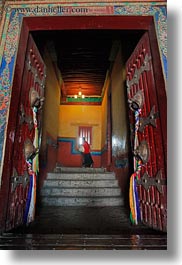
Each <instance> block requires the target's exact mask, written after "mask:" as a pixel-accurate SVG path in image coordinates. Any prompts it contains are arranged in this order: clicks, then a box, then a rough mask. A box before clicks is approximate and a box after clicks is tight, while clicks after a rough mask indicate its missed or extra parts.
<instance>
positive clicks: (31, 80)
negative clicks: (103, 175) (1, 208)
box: [6, 35, 45, 230]
mask: <svg viewBox="0 0 182 265" xmlns="http://www.w3.org/2000/svg"><path fill="white" fill-rule="evenodd" d="M44 82H45V64H44V62H43V60H42V58H41V56H40V54H39V51H38V49H37V47H36V45H35V43H34V41H33V38H32V36H31V35H30V36H29V39H28V45H27V51H26V59H25V64H24V71H23V79H22V84H20V86H21V95H20V98H19V100H17V102H19V103H18V109H19V111H18V117H17V124H16V131H15V135H14V147H13V155H12V161H11V165H12V167H11V182H10V192H9V199H8V209H7V216H6V230H10V229H12V228H15V227H17V226H20V225H22V224H24V223H28V222H31V221H32V220H33V218H34V212H35V201H36V182H37V177H38V151H39V139H40V131H41V108H42V104H43V100H44V98H43V96H44Z"/></svg>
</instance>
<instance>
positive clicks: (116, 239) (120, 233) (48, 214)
mask: <svg viewBox="0 0 182 265" xmlns="http://www.w3.org/2000/svg"><path fill="white" fill-rule="evenodd" d="M0 249H6V250H7V249H11V250H113V249H115V250H166V249H167V235H166V234H165V233H162V232H159V231H155V230H153V229H149V228H147V227H146V226H144V225H142V224H140V225H138V226H134V225H131V223H130V221H129V214H128V213H127V211H126V210H125V209H124V208H123V207H46V208H45V207H44V208H40V209H39V211H38V212H37V214H36V218H35V221H34V222H33V223H32V224H31V225H29V226H28V227H24V228H19V229H16V230H14V231H11V232H9V233H4V234H2V235H0Z"/></svg>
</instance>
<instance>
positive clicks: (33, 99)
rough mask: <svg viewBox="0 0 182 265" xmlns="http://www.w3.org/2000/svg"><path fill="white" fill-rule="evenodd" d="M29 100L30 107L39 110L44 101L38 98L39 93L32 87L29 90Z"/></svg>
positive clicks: (42, 98)
mask: <svg viewBox="0 0 182 265" xmlns="http://www.w3.org/2000/svg"><path fill="white" fill-rule="evenodd" d="M29 99H30V105H31V107H32V108H33V107H36V108H37V109H39V110H40V109H41V108H42V106H43V104H44V100H45V98H44V97H40V96H39V93H38V92H37V90H35V89H34V88H33V87H32V88H31V89H30V93H29Z"/></svg>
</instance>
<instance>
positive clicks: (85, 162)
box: [82, 137, 94, 167]
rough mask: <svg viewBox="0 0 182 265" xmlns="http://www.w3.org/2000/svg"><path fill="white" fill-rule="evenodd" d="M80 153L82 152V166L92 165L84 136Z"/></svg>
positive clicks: (88, 146)
mask: <svg viewBox="0 0 182 265" xmlns="http://www.w3.org/2000/svg"><path fill="white" fill-rule="evenodd" d="M82 148H83V149H82V151H83V152H82V154H83V164H82V166H83V167H93V163H94V161H93V159H92V156H91V153H90V145H89V143H88V142H87V141H86V140H85V137H83V143H82Z"/></svg>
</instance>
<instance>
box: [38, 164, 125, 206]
mask: <svg viewBox="0 0 182 265" xmlns="http://www.w3.org/2000/svg"><path fill="white" fill-rule="evenodd" d="M41 204H42V206H77V207H78V206H86V207H103V206H122V205H123V204H124V203H123V199H122V195H121V191H120V188H119V186H118V182H117V180H116V178H115V175H114V173H112V172H106V171H105V169H103V168H75V167H56V169H55V170H54V173H48V176H47V179H46V180H45V181H44V185H43V188H42V189H41Z"/></svg>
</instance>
